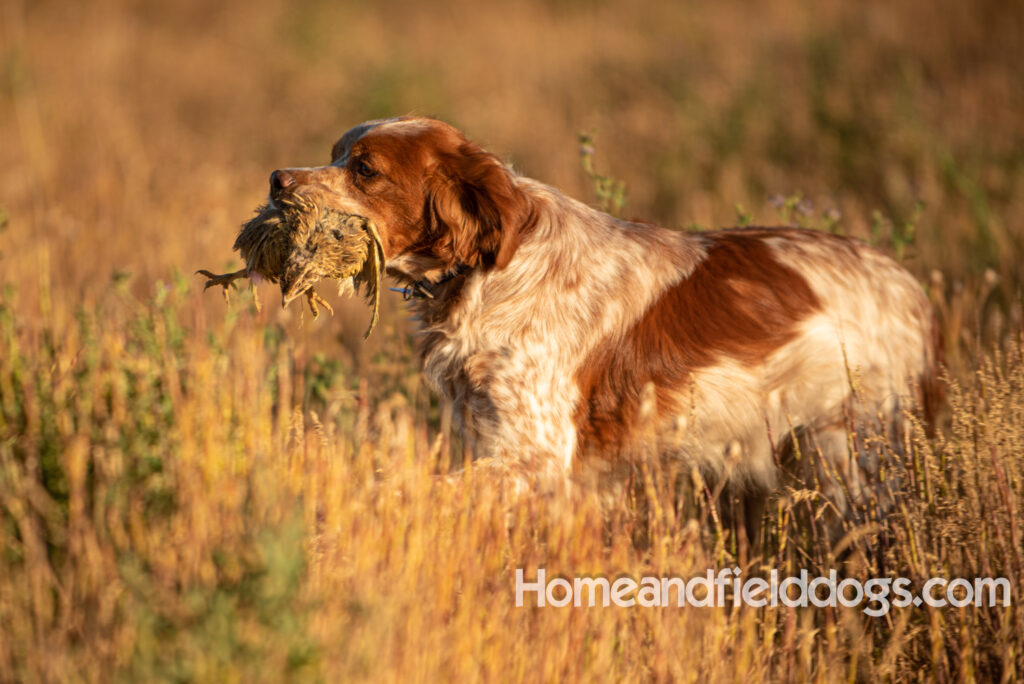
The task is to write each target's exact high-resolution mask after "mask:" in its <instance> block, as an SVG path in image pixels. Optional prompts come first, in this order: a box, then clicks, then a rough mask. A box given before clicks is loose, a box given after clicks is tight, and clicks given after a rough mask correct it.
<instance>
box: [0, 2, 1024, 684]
mask: <svg viewBox="0 0 1024 684" xmlns="http://www.w3.org/2000/svg"><path fill="white" fill-rule="evenodd" d="M1021 64H1024V9H1022V7H1021V6H1020V4H1019V3H1012V2H1005V1H1001V0H980V1H978V2H973V3H963V2H954V1H953V0H937V1H934V0H933V1H925V0H905V1H903V2H881V1H876V0H869V1H866V2H858V3H849V2H842V1H841V0H822V1H820V2H814V3H812V2H805V1H803V0H777V1H775V2H762V3H748V2H733V1H724V2H717V3H706V4H697V3H685V2H684V3H654V2H640V3H637V2H625V1H623V0H600V1H597V2H583V1H581V0H552V1H549V2H540V1H521V2H508V3H500V4H497V3H495V4H485V3H475V2H469V1H468V0H455V1H454V2H450V3H445V4H444V5H441V4H429V3H413V2H408V1H407V0H385V1H382V2H376V3H361V2H327V1H326V0H300V1H298V2H292V3H271V2H265V1H263V0H256V1H252V2H241V1H238V0H228V1H227V2H222V3H208V2H199V1H198V0H183V1H181V2H175V3H156V2H144V1H141V0H134V1H133V0H121V1H118V0H96V1H94V2H89V3H66V2H57V1H48V0H33V1H31V2H29V1H27V0H24V1H23V0H0V287H2V288H3V289H2V296H0V336H2V339H0V345H2V346H0V409H2V410H0V679H2V680H6V681H67V680H76V679H81V680H92V681H109V680H110V679H111V678H115V677H117V678H121V679H129V680H175V681H187V680H205V681H211V680H212V681H228V680H232V681H254V680H269V681H276V680H278V679H280V678H282V677H285V676H290V677H293V678H296V679H314V680H316V679H326V680H328V681H333V680H335V679H337V678H338V677H342V676H345V677H352V678H366V679H374V680H397V679H401V678H403V677H404V676H405V675H410V674H413V675H418V676H419V677H421V678H423V679H432V678H437V677H449V678H450V677H456V676H457V677H468V678H482V679H490V678H492V677H497V678H501V679H522V678H526V679H544V680H551V679H560V678H577V677H583V678H606V677H607V678H620V677H623V678H631V679H636V678H643V679H648V678H654V679H666V678H683V679H691V678H697V677H698V676H700V677H702V678H703V677H710V678H712V679H725V680H731V679H734V678H738V677H740V676H743V677H747V676H749V677H751V678H755V679H761V678H771V679H803V678H806V677H813V678H818V679H823V680H827V679H832V678H835V677H840V676H841V677H843V678H858V677H861V678H863V677H889V678H893V679H908V678H914V677H915V676H918V675H921V674H927V675H930V676H931V677H934V678H936V679H940V680H949V679H963V680H970V679H972V678H980V679H991V678H993V677H994V678H996V679H999V678H1002V679H1003V680H1004V681H1012V680H1013V679H1016V678H1019V677H1021V676H1022V670H1021V668H1022V663H1024V637H1022V636H1021V634H1022V633H1024V618H1022V612H1021V610H1020V609H1018V608H1016V607H1013V608H1012V609H1009V610H1007V609H1000V610H993V611H973V610H966V611H964V610H955V609H947V610H937V609H936V610H921V611H905V612H903V613H900V614H894V615H893V616H892V617H891V618H890V619H887V620H876V619H867V618H865V617H864V616H863V615H862V614H860V613H859V612H857V611H837V612H835V613H833V612H830V611H824V612H823V611H816V612H815V611H810V612H808V611H803V612H801V611H795V610H784V609H770V610H761V611H757V610H741V611H738V612H736V613H726V612H715V611H674V610H673V611H665V612H657V613H652V612H648V611H635V612H634V611H624V612H623V611H619V612H614V611H612V612H608V611H604V612H602V611H590V612H586V611H571V610H566V611H554V610H542V611H535V610H534V611H531V610H519V611H516V610H515V609H513V608H511V607H510V606H511V601H512V594H511V580H510V578H511V576H512V575H511V574H510V571H511V570H512V569H514V568H515V567H534V566H536V565H538V564H539V565H546V566H547V568H548V574H549V576H552V575H553V574H555V573H557V572H559V571H563V572H567V573H574V574H586V573H604V574H608V575H615V574H618V573H622V572H626V573H631V574H633V575H635V576H636V575H639V574H642V572H644V571H651V570H655V571H658V572H662V573H664V572H676V573H683V574H685V573H688V572H690V571H691V570H692V571H695V572H703V569H704V568H706V567H707V566H708V564H712V563H715V564H723V563H727V562H732V561H733V560H735V555H734V554H735V553H736V552H737V549H735V548H733V546H731V545H730V542H729V538H728V535H725V536H724V537H723V536H720V535H717V534H715V533H714V532H713V531H711V532H709V531H708V529H707V527H706V526H701V527H697V528H694V527H693V526H688V525H686V523H685V521H684V520H682V519H678V518H677V517H672V512H671V510H668V511H664V510H661V509H660V508H658V507H657V506H653V507H652V506H649V505H647V504H645V505H636V502H633V504H631V505H626V506H625V507H624V509H623V511H621V512H620V513H618V514H616V515H613V516H612V517H611V519H609V518H608V516H607V515H606V514H605V515H602V514H601V513H600V512H598V511H597V510H596V508H595V506H594V505H593V502H589V503H588V502H578V503H577V505H576V506H575V508H574V510H575V513H574V514H573V515H572V516H567V517H565V518H564V519H561V520H552V519H549V518H548V517H547V516H546V514H545V512H544V510H545V509H544V507H543V506H541V505H539V504H532V503H531V504H524V503H519V504H515V505H512V504H510V503H509V502H503V501H502V500H501V499H500V497H496V496H495V493H493V492H490V493H489V492H488V490H487V488H486V487H481V488H475V487H474V486H471V485H467V487H466V488H465V489H463V490H457V491H451V490H447V489H444V487H443V486H442V485H440V484H438V483H435V482H434V480H433V477H432V473H433V472H434V469H435V467H436V465H437V460H438V458H439V456H438V455H439V453H440V452H442V451H445V449H443V448H442V447H443V444H441V443H439V442H437V441H436V439H435V436H436V435H437V434H439V428H438V423H439V420H440V418H439V409H438V407H437V405H436V401H435V400H434V399H433V398H432V397H430V396H429V394H428V393H427V392H426V391H425V390H424V389H423V388H422V386H421V383H420V380H419V376H418V373H417V370H416V367H415V364H414V362H413V359H412V354H411V345H410V341H409V337H408V324H407V321H406V318H405V315H404V313H403V311H402V306H401V301H400V297H398V296H397V295H395V296H394V297H392V298H390V299H388V300H387V301H386V302H385V303H384V304H385V305H384V311H383V325H382V326H381V327H380V328H378V330H377V332H376V333H375V334H374V335H373V336H372V337H371V339H370V341H369V342H368V343H365V344H364V343H362V342H361V333H362V331H363V330H364V329H365V323H366V316H367V312H366V310H365V307H364V306H363V305H362V304H361V303H360V302H357V301H345V302H337V306H336V310H337V311H338V315H336V316H335V317H334V318H333V319H330V318H327V319H324V318H321V319H320V320H319V321H317V322H315V323H314V322H312V321H311V320H310V319H309V317H308V315H306V316H305V319H303V318H302V317H301V316H300V314H299V310H298V307H297V306H293V307H292V309H290V310H287V311H281V310H280V309H278V308H277V307H275V306H268V307H265V308H264V310H263V312H260V313H258V312H256V311H255V310H253V309H252V307H251V299H250V298H249V296H248V295H246V294H244V293H243V294H240V295H239V297H238V298H237V299H236V300H235V302H234V303H233V305H232V306H230V307H227V308H226V307H225V306H224V303H223V301H221V299H220V298H219V297H217V296H216V295H215V294H213V293H207V295H206V296H203V295H202V294H201V292H200V290H201V288H200V287H199V285H200V283H201V279H200V278H195V277H192V276H191V275H190V274H191V273H192V272H193V271H194V270H195V269H196V268H200V267H207V268H211V269H214V270H218V269H220V268H226V267H228V266H229V265H232V262H235V261H237V259H236V255H234V254H232V253H231V251H230V246H231V243H232V241H233V239H234V237H235V235H236V232H237V229H238V226H239V225H240V224H241V223H242V222H243V221H244V220H246V219H247V218H248V217H249V215H250V212H251V210H252V209H253V208H254V207H255V206H256V205H257V204H258V203H259V202H260V201H261V200H262V199H263V198H264V197H265V195H266V183H267V177H268V176H269V173H270V171H272V170H273V169H275V168H279V167H284V166H304V165H314V164H321V163H325V162H327V161H328V152H329V150H330V147H331V144H332V143H333V142H334V141H335V140H336V139H337V137H339V136H340V134H341V133H342V132H344V131H345V130H346V129H348V128H349V127H351V126H352V125H355V124H356V123H359V122H361V121H363V120H365V119H368V118H372V117H379V116H393V115H397V114H404V113H418V114H428V115H434V116H437V117H439V118H442V119H445V120H447V121H449V122H450V123H453V124H455V125H456V126H458V127H460V128H462V129H463V130H464V131H465V132H466V133H467V134H468V135H469V136H470V137H471V138H472V139H474V140H476V141H478V142H480V143H481V144H483V145H484V146H485V147H487V148H488V149H490V150H492V151H494V152H496V153H498V154H499V155H500V156H502V157H503V158H504V159H506V160H508V161H509V162H511V163H512V164H513V165H514V166H515V167H516V168H517V169H518V170H520V171H521V172H523V173H525V174H527V175H530V176H533V177H536V178H539V179H541V180H544V181H546V182H549V183H552V184H554V185H556V186H558V187H559V188H561V189H563V190H564V191H566V192H567V193H569V194H571V195H574V196H576V197H580V198H582V199H584V200H587V201H591V202H596V201H597V199H598V198H597V197H596V195H595V192H594V187H593V181H592V179H591V178H590V177H588V175H587V174H586V173H585V172H584V171H583V169H582V168H581V164H580V161H581V160H580V150H579V147H580V145H579V134H580V133H581V132H583V133H587V134H589V135H590V136H592V139H593V141H594V145H595V147H596V156H595V158H594V160H593V162H594V164H595V165H596V167H597V168H598V169H599V170H600V171H601V172H602V173H605V174H609V175H610V176H612V177H614V178H617V179H620V180H622V181H623V182H624V184H625V188H626V193H627V203H626V206H625V209H624V210H623V211H624V213H626V214H627V215H629V216H637V217H643V218H645V219H649V220H654V221H657V222H659V223H662V224H665V225H669V226H673V227H677V228H681V229H694V228H708V227H715V226H721V225H735V224H737V223H745V222H754V223H776V222H779V221H784V222H797V223H804V224H807V225H811V226H815V227H823V228H827V229H831V230H841V231H843V232H846V233H848V234H851V235H855V236H858V237H861V238H864V239H866V240H870V241H873V242H875V243H876V244H878V245H880V246H881V247H882V248H883V249H886V250H888V251H890V253H892V254H894V255H895V256H897V257H899V258H901V259H902V260H903V261H904V263H905V264H906V265H907V267H908V268H909V269H911V271H913V272H914V273H915V274H916V275H917V276H918V277H919V278H920V279H921V281H922V283H923V284H924V285H925V286H926V287H928V289H929V293H930V296H931V297H932V298H933V300H934V301H935V303H936V307H937V310H938V311H939V313H940V316H941V318H942V323H943V330H944V333H945V336H946V341H947V349H948V352H949V363H950V370H951V376H952V380H953V383H954V384H953V390H954V391H953V392H952V396H953V398H954V401H953V402H951V407H950V410H949V411H948V412H947V416H946V423H945V426H944V430H943V431H942V432H941V433H940V435H939V437H938V438H936V439H935V440H926V439H925V438H924V437H923V436H920V435H919V436H918V437H917V438H916V441H915V448H914V450H913V453H914V454H915V456H914V458H915V461H914V464H915V468H916V470H915V477H916V478H919V479H913V478H912V481H913V482H914V483H915V486H914V488H912V491H911V492H910V493H909V494H908V495H907V496H908V498H907V499H906V501H905V502H904V508H903V509H902V512H901V516H902V517H897V518H895V519H894V521H889V522H887V523H886V524H885V525H883V526H882V527H883V529H882V531H881V532H878V531H875V532H872V533H871V534H867V533H865V535H864V538H863V539H862V540H861V541H859V542H858V545H857V548H859V549H860V551H859V553H860V555H859V556H858V557H859V558H861V561H862V562H861V564H860V565H857V566H856V567H854V568H851V569H849V570H848V572H850V573H852V574H857V573H872V572H873V573H876V574H878V573H881V574H885V573H887V572H897V571H898V572H903V573H907V574H908V576H913V577H927V576H930V574H948V576H953V575H956V574H958V575H961V576H968V577H973V576H975V575H976V574H981V575H986V576H987V575H995V574H1003V575H1006V576H1009V577H1012V578H1013V581H1014V583H1015V584H1014V586H1015V589H1016V588H1019V586H1020V581H1021V578H1022V569H1021V558H1020V549H1021V526H1022V525H1024V519H1022V516H1021V513H1020V511H1021V510H1022V507H1024V496H1022V488H1024V484H1022V480H1021V477H1022V460H1024V459H1022V453H1024V451H1022V449H1024V446H1022V444H1024V409H1022V405H1024V395H1022V388H1021V384H1022V383H1021V377H1022V370H1021V348H1020V334H1021V326H1022V314H1021V284H1022V281H1024V267H1022V260H1021V256H1022V247H1024V244H1022V241H1024V229H1022V226H1021V222H1022V220H1024V193H1022V183H1024V117H1022V116H1021V112H1022V111H1024V76H1022V74H1024V71H1022V70H1021ZM779 198H782V199H781V200H780V199H779ZM325 294H326V293H325ZM263 295H264V296H263V299H264V301H267V302H274V301H276V297H275V296H274V293H272V292H270V291H269V289H268V290H267V291H266V292H264V293H263ZM866 323H868V322H866ZM442 460H443V459H442ZM638 467H639V466H638ZM396 492H398V493H397V494H396ZM657 496H658V494H657V487H654V488H653V489H651V488H648V489H646V490H645V491H644V493H643V497H654V498H655V499H656V498H657ZM788 496H789V498H786V497H783V498H782V499H780V504H779V507H778V509H777V515H776V517H775V518H774V519H773V521H772V528H771V529H772V532H771V537H772V543H771V545H770V547H769V553H770V554H773V557H774V558H775V559H776V560H778V563H779V564H785V563H791V564H795V565H792V567H808V566H810V567H821V568H827V567H829V563H830V562H832V561H834V558H832V557H831V556H830V555H829V552H828V550H827V549H824V548H823V546H822V544H821V543H820V540H814V539H811V540H809V541H808V540H806V539H805V540H803V541H802V542H801V543H800V544H798V545H796V547H794V542H792V541H790V542H789V543H787V541H786V540H787V536H786V535H787V534H790V535H796V536H797V537H798V536H799V535H800V534H804V533H801V532H799V530H800V528H799V527H793V526H792V525H791V522H790V517H791V516H790V513H791V512H792V511H793V509H794V508H799V507H801V506H802V507H813V505H814V504H813V502H811V503H809V502H808V500H807V499H806V498H804V499H801V498H800V497H799V496H796V495H794V494H793V493H790V495H788ZM510 506H511V508H510ZM651 511H661V515H663V516H666V517H665V518H664V519H662V518H658V517H657V515H655V513H652V512H651ZM509 520H511V521H512V523H513V524H511V526H508V525H506V524H505V523H506V522H507V521H509ZM638 521H639V522H638ZM638 526H639V527H638ZM639 528H643V530H644V531H643V532H639V531H637V530H638V529H639ZM637 539H642V540H643V541H642V543H641V542H637V543H634V541H635V540H637ZM880 540H881V541H880ZM879 548H882V549H883V550H884V551H878V550H877V549H879ZM755 570H756V568H752V570H751V571H755ZM1016 595H1017V594H1015V596H1016ZM423 597H429V598H423Z"/></svg>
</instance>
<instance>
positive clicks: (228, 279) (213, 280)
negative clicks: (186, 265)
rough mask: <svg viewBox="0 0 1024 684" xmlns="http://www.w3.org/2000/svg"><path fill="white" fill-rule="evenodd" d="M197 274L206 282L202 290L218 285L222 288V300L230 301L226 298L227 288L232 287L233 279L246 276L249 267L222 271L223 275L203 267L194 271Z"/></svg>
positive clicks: (247, 275)
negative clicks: (232, 271) (226, 271)
mask: <svg viewBox="0 0 1024 684" xmlns="http://www.w3.org/2000/svg"><path fill="white" fill-rule="evenodd" d="M196 273H198V274H199V275H202V276H205V277H206V279H207V280H206V284H205V285H203V291H204V292H205V291H206V288H208V287H210V286H211V285H220V286H221V287H222V288H224V301H230V300H229V299H228V288H230V287H234V285H235V281H236V280H238V279H239V278H248V277H249V269H247V268H243V269H242V270H241V271H235V272H234V273H224V274H223V275H214V274H213V273H210V272H209V271H207V270H205V269H199V270H198V271H196Z"/></svg>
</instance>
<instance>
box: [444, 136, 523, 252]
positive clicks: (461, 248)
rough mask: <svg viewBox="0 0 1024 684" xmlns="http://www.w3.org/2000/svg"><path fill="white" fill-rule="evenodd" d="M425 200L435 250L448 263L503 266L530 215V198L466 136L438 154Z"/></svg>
mask: <svg viewBox="0 0 1024 684" xmlns="http://www.w3.org/2000/svg"><path fill="white" fill-rule="evenodd" d="M427 205H428V206H427V221H428V223H429V225H428V230H429V232H430V233H431V235H432V236H433V237H434V238H435V243H434V252H435V255H436V256H437V257H438V258H439V259H441V261H443V262H444V263H445V264H446V265H447V266H448V267H449V268H454V267H455V266H457V265H459V264H465V265H467V266H476V265H478V264H480V265H483V266H485V267H490V266H496V267H498V268H504V267H505V266H507V265H508V263H509V261H511V260H512V255H513V254H515V251H516V249H517V248H518V247H519V238H520V235H521V234H522V232H523V231H524V230H525V229H526V228H527V227H528V226H529V225H530V223H531V222H532V221H533V220H534V217H533V209H532V206H531V202H530V200H529V198H527V196H526V195H525V194H524V193H523V191H522V190H520V189H519V188H518V187H517V186H516V183H515V180H514V179H513V176H512V173H511V172H510V171H509V170H508V169H507V168H506V167H505V165H504V164H502V163H501V161H499V160H498V158H497V157H495V156H494V155H493V154H490V153H489V152H485V151H484V150H482V149H480V148H479V147H477V146H476V145H474V144H473V143H470V142H464V143H462V144H461V145H460V146H459V148H458V151H457V152H456V153H455V154H450V155H446V156H445V158H443V159H441V160H440V162H439V163H438V165H437V167H436V168H435V169H434V171H433V174H432V175H431V177H430V178H429V179H428V181H427Z"/></svg>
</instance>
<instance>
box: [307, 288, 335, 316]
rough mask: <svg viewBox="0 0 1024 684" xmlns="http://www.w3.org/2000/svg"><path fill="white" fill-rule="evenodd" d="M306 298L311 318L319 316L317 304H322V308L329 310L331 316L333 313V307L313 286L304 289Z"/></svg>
mask: <svg viewBox="0 0 1024 684" xmlns="http://www.w3.org/2000/svg"><path fill="white" fill-rule="evenodd" d="M306 300H307V301H308V302H309V310H310V312H311V313H312V314H313V320H316V319H317V318H319V316H320V309H319V308H318V307H317V304H323V306H324V308H325V309H327V310H328V311H330V312H331V315H332V316H333V315H334V309H333V308H332V307H331V305H330V304H328V303H327V300H326V299H324V298H323V297H321V296H320V295H318V294H317V293H316V290H314V289H313V288H309V289H308V290H306Z"/></svg>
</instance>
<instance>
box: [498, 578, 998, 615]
mask: <svg viewBox="0 0 1024 684" xmlns="http://www.w3.org/2000/svg"><path fill="white" fill-rule="evenodd" d="M525 575H526V573H525V572H524V571H523V569H522V568H517V569H516V582H515V594H516V607H517V608H521V607H523V606H525V605H528V604H533V605H537V606H540V607H546V606H554V607H556V608H562V607H566V606H573V607H576V608H579V607H588V608H594V607H609V606H615V607H618V608H633V607H637V606H639V607H641V608H671V607H683V606H693V607H697V608H714V607H724V606H730V605H731V606H740V605H746V606H752V607H755V608H761V607H764V606H773V607H774V606H779V605H782V606H788V607H800V608H804V607H807V606H815V607H818V608H827V607H832V608H834V607H836V606H843V607H846V608H855V607H858V606H862V609H863V611H864V613H865V614H867V615H869V616H871V617H880V616H882V615H885V614H886V613H888V612H889V610H890V608H894V607H895V608H906V607H908V606H921V605H922V604H923V605H926V606H931V607H933V608H944V607H946V606H953V607H955V608H965V607H968V606H971V607H978V608H980V607H993V606H1009V605H1010V581H1009V580H1008V579H1007V578H1005V577H997V578H994V579H993V578H991V577H976V578H974V579H970V580H968V579H964V578H957V579H952V580H947V579H945V578H942V577H932V578H931V579H929V580H927V581H925V582H924V584H922V585H921V586H920V590H919V591H917V590H916V588H915V586H914V583H913V582H912V581H911V580H910V579H908V578H906V577H896V578H892V577H876V578H872V579H869V580H866V581H864V582H862V581H860V580H858V579H855V578H849V577H848V578H845V579H842V580H840V579H839V578H838V577H837V573H836V571H835V570H831V571H830V572H829V574H828V576H827V577H825V576H818V577H811V576H810V575H809V573H808V572H807V570H801V571H800V575H799V576H789V577H784V578H781V579H780V578H779V573H778V570H772V571H771V572H770V573H769V576H768V578H767V579H765V578H762V577H749V578H746V579H744V578H743V577H741V570H740V569H739V568H738V567H733V568H724V569H722V570H720V571H719V572H718V573H717V574H715V572H714V571H713V570H710V569H709V570H708V571H707V574H706V575H703V576H697V577H691V578H689V579H684V578H682V577H650V576H644V577H641V578H640V580H639V581H637V580H635V579H634V578H632V577H628V576H620V577H617V578H615V579H611V580H609V579H608V578H607V577H573V578H572V579H566V578H564V577H553V578H551V579H548V577H547V571H546V570H545V569H544V568H538V569H537V571H536V573H535V574H534V578H533V579H532V580H530V579H527V578H526V576H525ZM531 598H532V601H528V599H531Z"/></svg>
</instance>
